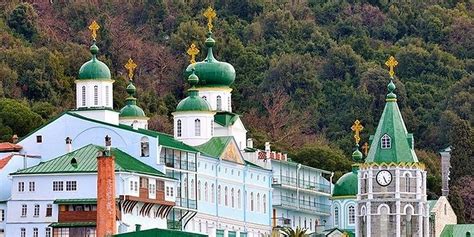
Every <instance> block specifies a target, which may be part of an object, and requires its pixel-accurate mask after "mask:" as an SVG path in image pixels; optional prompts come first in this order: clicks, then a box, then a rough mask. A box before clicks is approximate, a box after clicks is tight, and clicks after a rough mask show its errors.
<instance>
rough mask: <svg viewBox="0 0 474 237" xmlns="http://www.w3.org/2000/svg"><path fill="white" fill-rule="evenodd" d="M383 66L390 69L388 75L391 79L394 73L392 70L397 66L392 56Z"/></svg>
mask: <svg viewBox="0 0 474 237" xmlns="http://www.w3.org/2000/svg"><path fill="white" fill-rule="evenodd" d="M385 65H386V66H387V67H388V68H389V69H390V71H389V72H388V74H390V76H391V77H393V75H395V71H394V70H393V69H394V68H395V67H396V66H397V65H398V62H397V60H396V59H395V58H394V57H393V56H390V58H388V60H387V62H385Z"/></svg>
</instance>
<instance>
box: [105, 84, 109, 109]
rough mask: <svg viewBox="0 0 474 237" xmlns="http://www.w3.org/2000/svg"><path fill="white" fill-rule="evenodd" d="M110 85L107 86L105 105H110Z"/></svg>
mask: <svg viewBox="0 0 474 237" xmlns="http://www.w3.org/2000/svg"><path fill="white" fill-rule="evenodd" d="M109 94H110V93H109V86H105V106H109V96H110V95H109Z"/></svg>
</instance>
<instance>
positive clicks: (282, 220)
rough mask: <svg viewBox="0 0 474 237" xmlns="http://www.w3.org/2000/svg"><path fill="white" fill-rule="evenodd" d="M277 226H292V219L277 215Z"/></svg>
mask: <svg viewBox="0 0 474 237" xmlns="http://www.w3.org/2000/svg"><path fill="white" fill-rule="evenodd" d="M276 226H280V227H291V219H288V218H284V217H277V218H276Z"/></svg>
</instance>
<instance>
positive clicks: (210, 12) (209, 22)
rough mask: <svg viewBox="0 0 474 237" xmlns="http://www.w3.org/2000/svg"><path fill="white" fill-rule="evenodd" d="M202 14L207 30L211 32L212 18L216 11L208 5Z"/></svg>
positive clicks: (214, 16)
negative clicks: (205, 20)
mask: <svg viewBox="0 0 474 237" xmlns="http://www.w3.org/2000/svg"><path fill="white" fill-rule="evenodd" d="M203 15H204V17H206V18H207V28H208V29H209V32H211V30H212V27H213V25H212V20H214V18H216V17H217V14H216V11H214V9H212V7H210V6H209V7H208V8H207V9H206V11H205V12H204V14H203Z"/></svg>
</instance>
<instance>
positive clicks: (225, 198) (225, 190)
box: [224, 186, 229, 206]
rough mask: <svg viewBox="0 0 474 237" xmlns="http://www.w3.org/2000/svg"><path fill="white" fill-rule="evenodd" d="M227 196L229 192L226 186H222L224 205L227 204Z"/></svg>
mask: <svg viewBox="0 0 474 237" xmlns="http://www.w3.org/2000/svg"><path fill="white" fill-rule="evenodd" d="M228 196H229V193H228V192H227V186H225V188H224V205H225V206H228V205H229V202H228Z"/></svg>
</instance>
